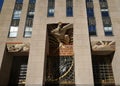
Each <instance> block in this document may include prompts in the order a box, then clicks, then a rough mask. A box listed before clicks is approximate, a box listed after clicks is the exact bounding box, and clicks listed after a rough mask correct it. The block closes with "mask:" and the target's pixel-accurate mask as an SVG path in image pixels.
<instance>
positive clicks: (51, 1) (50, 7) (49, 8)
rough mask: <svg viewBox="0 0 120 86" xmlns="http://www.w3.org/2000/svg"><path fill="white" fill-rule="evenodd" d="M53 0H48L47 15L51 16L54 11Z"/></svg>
mask: <svg viewBox="0 0 120 86" xmlns="http://www.w3.org/2000/svg"><path fill="white" fill-rule="evenodd" d="M54 8H55V0H48V14H47V16H48V17H53V16H54V12H55V9H54Z"/></svg>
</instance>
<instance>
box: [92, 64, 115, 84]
mask: <svg viewBox="0 0 120 86" xmlns="http://www.w3.org/2000/svg"><path fill="white" fill-rule="evenodd" d="M93 70H94V80H95V83H96V84H114V77H113V72H112V67H111V64H93Z"/></svg>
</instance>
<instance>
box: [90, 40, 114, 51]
mask: <svg viewBox="0 0 120 86" xmlns="http://www.w3.org/2000/svg"><path fill="white" fill-rule="evenodd" d="M91 45H92V51H115V42H114V41H92V42H91Z"/></svg>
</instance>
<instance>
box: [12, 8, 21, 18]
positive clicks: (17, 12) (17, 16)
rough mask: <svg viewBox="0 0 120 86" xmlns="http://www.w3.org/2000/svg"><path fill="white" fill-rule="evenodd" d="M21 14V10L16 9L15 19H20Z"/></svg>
mask: <svg viewBox="0 0 120 86" xmlns="http://www.w3.org/2000/svg"><path fill="white" fill-rule="evenodd" d="M20 14H21V11H17V10H15V11H14V14H13V19H20Z"/></svg>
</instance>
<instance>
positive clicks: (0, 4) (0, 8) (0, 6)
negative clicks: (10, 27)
mask: <svg viewBox="0 0 120 86" xmlns="http://www.w3.org/2000/svg"><path fill="white" fill-rule="evenodd" d="M0 2H1V3H0V12H1V10H2V6H3V3H4V0H1V1H0Z"/></svg>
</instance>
